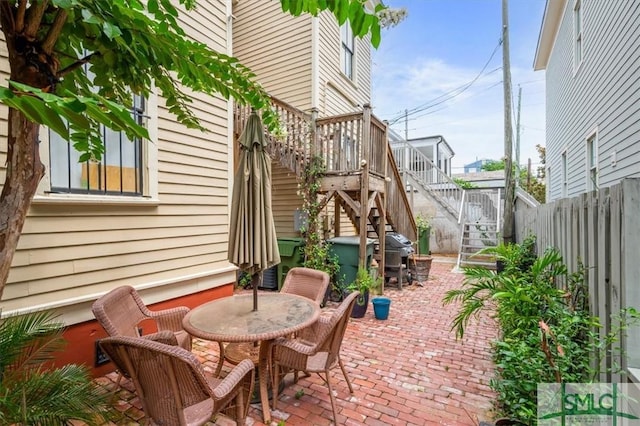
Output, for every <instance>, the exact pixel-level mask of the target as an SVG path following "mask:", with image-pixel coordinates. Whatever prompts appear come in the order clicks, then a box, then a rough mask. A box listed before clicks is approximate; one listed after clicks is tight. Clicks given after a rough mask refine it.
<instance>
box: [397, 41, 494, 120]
mask: <svg viewBox="0 0 640 426" xmlns="http://www.w3.org/2000/svg"><path fill="white" fill-rule="evenodd" d="M501 44H502V40H500V41H498V44H497V45H496V47H495V48H494V49H493V52H491V55H490V56H489V59H488V60H487V61H486V62H485V64H484V66H483V67H482V69H481V70H480V72H479V73H478V74H477V75H476V76H475V77H474V78H473V79H472V80H470V81H469V82H467V83H465V84H463V85H461V86H458V87H456V88H455V89H452V90H450V91H448V92H446V93H443V94H441V95H439V96H437V97H435V98H433V99H431V100H429V101H427V102H425V103H423V104H421V105H418V106H417V107H414V108H412V109H410V110H407V114H415V113H418V112H422V111H424V110H426V109H429V108H432V107H434V106H436V105H439V104H441V103H443V102H446V101H447V100H449V99H453V98H455V97H457V96H459V95H461V94H462V93H464V92H465V91H466V90H467V89H469V88H470V87H471V86H472V85H473V84H474V83H475V82H476V81H477V80H478V79H479V78H480V77H482V76H483V75H489V74H492V73H494V72H495V71H498V70H500V67H499V68H496V69H493V70H491V71H489V72H488V73H486V74H484V72H485V70H486V69H487V67H488V66H489V64H490V63H491V60H492V59H493V57H494V56H495V54H496V52H497V51H498V49H499V48H500V46H501ZM442 98H446V99H444V100H443V101H440V102H436V101H439V100H440V99H442ZM434 102H436V103H435V104H433V103H434ZM405 115H406V114H405V112H403V113H401V114H399V115H397V116H396V117H393V118H391V119H389V120H388V121H389V123H390V124H393V123H395V122H397V121H399V120H400V119H402V118H404V117H405Z"/></svg>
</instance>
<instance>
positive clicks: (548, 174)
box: [544, 166, 552, 201]
mask: <svg viewBox="0 0 640 426" xmlns="http://www.w3.org/2000/svg"><path fill="white" fill-rule="evenodd" d="M544 177H545V188H546V189H545V192H546V194H545V197H546V199H547V201H551V199H552V197H551V193H552V191H551V184H552V182H551V166H547V169H546V171H545V174H544Z"/></svg>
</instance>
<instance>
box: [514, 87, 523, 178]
mask: <svg viewBox="0 0 640 426" xmlns="http://www.w3.org/2000/svg"><path fill="white" fill-rule="evenodd" d="M521 100H522V87H520V85H518V107H517V110H516V177H515V181H516V182H515V183H516V187H518V186H520V101H521Z"/></svg>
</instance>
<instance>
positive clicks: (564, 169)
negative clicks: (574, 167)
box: [560, 148, 569, 198]
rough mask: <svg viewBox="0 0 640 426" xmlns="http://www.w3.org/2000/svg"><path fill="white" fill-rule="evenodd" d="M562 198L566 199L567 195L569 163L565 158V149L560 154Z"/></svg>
mask: <svg viewBox="0 0 640 426" xmlns="http://www.w3.org/2000/svg"><path fill="white" fill-rule="evenodd" d="M560 162H561V164H560V168H561V176H560V179H561V183H562V198H566V197H567V196H568V194H569V163H568V158H567V149H566V148H565V149H564V150H563V151H562V153H561V154H560Z"/></svg>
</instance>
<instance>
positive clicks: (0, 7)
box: [0, 1, 16, 37]
mask: <svg viewBox="0 0 640 426" xmlns="http://www.w3.org/2000/svg"><path fill="white" fill-rule="evenodd" d="M0 22H1V23H2V31H3V32H4V34H5V37H6V35H7V34H10V33H12V32H13V31H14V29H15V27H16V22H15V20H14V16H13V7H12V6H11V4H10V3H9V2H8V1H3V2H0Z"/></svg>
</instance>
